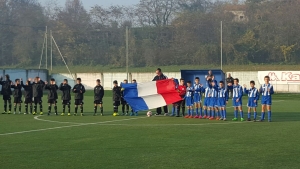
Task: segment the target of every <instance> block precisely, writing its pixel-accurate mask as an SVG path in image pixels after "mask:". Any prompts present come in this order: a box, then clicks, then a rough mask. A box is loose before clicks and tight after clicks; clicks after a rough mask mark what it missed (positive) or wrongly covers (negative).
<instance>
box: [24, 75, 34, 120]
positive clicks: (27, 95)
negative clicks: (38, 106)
mask: <svg viewBox="0 0 300 169" xmlns="http://www.w3.org/2000/svg"><path fill="white" fill-rule="evenodd" d="M21 86H22V87H23V88H24V100H25V101H24V104H25V113H24V114H28V105H29V106H30V112H29V113H30V114H32V84H31V79H28V80H27V81H26V84H25V85H24V83H23V81H22V79H21Z"/></svg>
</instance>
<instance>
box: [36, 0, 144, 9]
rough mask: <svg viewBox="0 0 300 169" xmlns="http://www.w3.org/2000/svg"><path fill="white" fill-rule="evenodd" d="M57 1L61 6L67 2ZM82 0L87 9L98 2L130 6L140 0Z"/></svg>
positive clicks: (98, 3) (104, 4) (63, 0)
mask: <svg viewBox="0 0 300 169" xmlns="http://www.w3.org/2000/svg"><path fill="white" fill-rule="evenodd" d="M39 1H40V2H41V3H42V5H44V4H45V3H46V2H47V1H49V0H39ZM56 2H58V3H59V4H60V6H64V4H65V0H56ZM81 2H82V3H83V5H84V7H85V8H86V9H90V8H91V7H92V6H94V5H96V4H97V5H100V6H105V7H108V6H110V5H120V6H121V5H124V6H128V5H133V4H137V3H138V2H139V0H81Z"/></svg>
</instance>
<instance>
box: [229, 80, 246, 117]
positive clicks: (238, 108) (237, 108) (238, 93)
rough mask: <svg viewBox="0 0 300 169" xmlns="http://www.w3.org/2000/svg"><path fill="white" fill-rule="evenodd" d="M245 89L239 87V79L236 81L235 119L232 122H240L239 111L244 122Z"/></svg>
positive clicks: (234, 98)
mask: <svg viewBox="0 0 300 169" xmlns="http://www.w3.org/2000/svg"><path fill="white" fill-rule="evenodd" d="M243 93H244V91H243V87H242V86H241V85H239V79H234V85H233V96H232V105H233V107H234V118H233V119H232V121H237V120H238V111H240V115H241V121H244V113H243V104H242V103H243V102H242V101H243V100H242V98H243Z"/></svg>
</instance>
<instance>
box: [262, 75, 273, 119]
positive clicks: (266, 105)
mask: <svg viewBox="0 0 300 169" xmlns="http://www.w3.org/2000/svg"><path fill="white" fill-rule="evenodd" d="M264 81H265V84H263V85H262V86H261V87H260V89H259V92H260V93H261V94H262V99H261V105H262V108H261V119H260V121H261V122H263V121H264V120H265V111H266V109H267V110H268V121H269V122H271V115H272V112H271V105H272V94H274V89H273V85H271V84H270V77H269V76H265V78H264Z"/></svg>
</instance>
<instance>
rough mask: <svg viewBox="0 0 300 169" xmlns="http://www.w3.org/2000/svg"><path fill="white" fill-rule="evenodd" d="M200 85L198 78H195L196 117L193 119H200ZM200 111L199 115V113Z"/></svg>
mask: <svg viewBox="0 0 300 169" xmlns="http://www.w3.org/2000/svg"><path fill="white" fill-rule="evenodd" d="M202 87H203V86H202V84H200V79H199V77H196V78H195V84H194V104H195V109H196V116H195V117H194V118H200V119H202V96H201V94H202ZM199 109H200V113H199Z"/></svg>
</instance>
